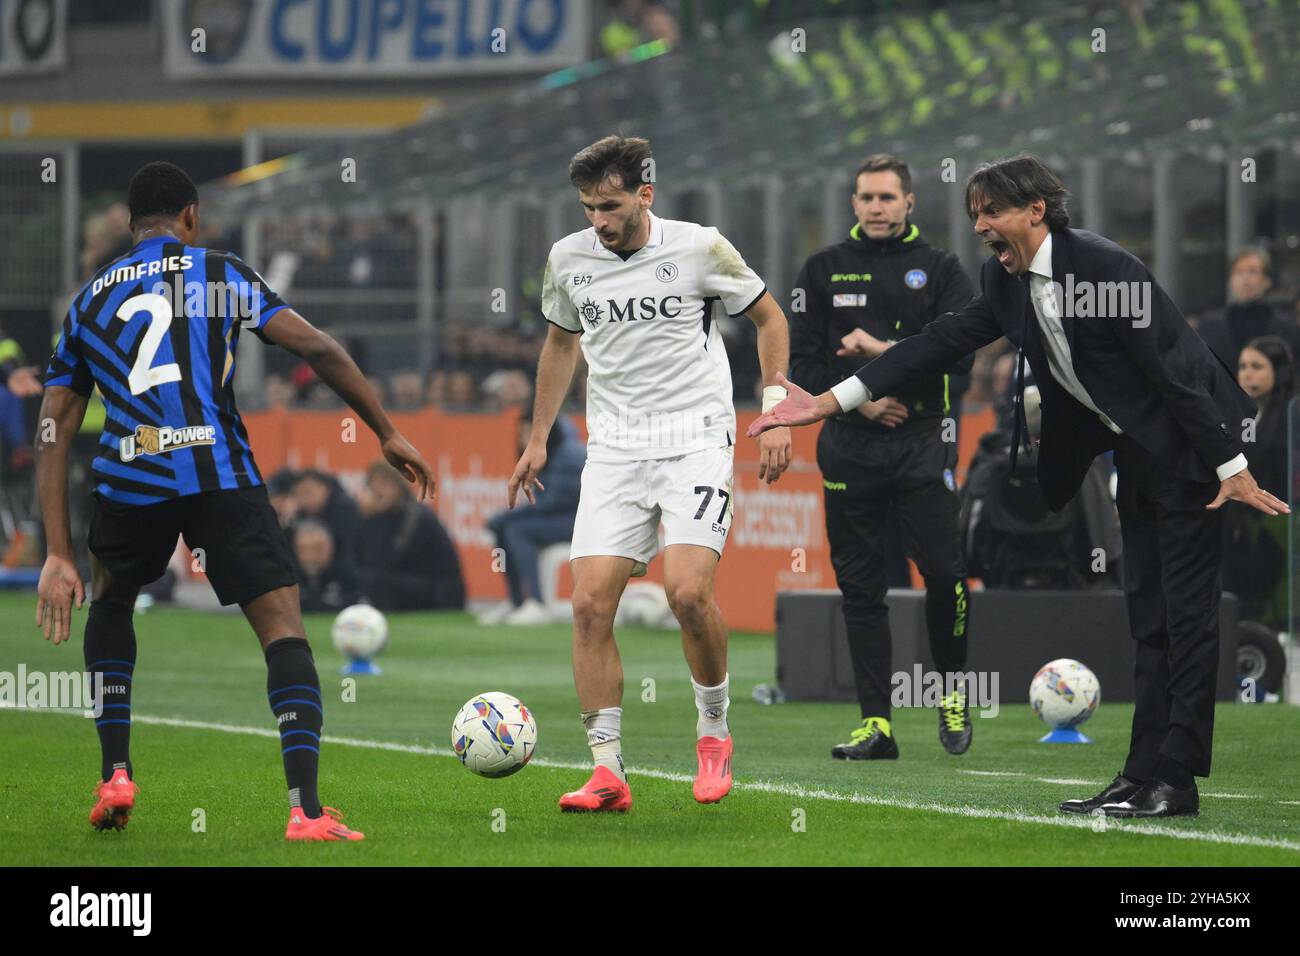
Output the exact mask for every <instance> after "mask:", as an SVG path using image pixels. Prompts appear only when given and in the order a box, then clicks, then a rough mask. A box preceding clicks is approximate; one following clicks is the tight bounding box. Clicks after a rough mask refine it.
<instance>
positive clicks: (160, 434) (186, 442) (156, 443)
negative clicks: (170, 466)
mask: <svg viewBox="0 0 1300 956" xmlns="http://www.w3.org/2000/svg"><path fill="white" fill-rule="evenodd" d="M216 443H217V429H216V428H215V427H214V426H212V425H185V426H184V427H182V428H171V427H170V426H167V425H164V426H162V427H161V428H155V427H154V426H153V425H137V426H135V434H134V435H127V436H126V437H125V438H122V439H120V440H119V441H118V443H117V444H118V453H119V455H120V456H121V458H122V461H131V460H132V459H134V458H137V457H139V456H140V455H165V454H167V452H171V451H176V450H177V449H178V448H189V447H190V446H191V445H215V444H216Z"/></svg>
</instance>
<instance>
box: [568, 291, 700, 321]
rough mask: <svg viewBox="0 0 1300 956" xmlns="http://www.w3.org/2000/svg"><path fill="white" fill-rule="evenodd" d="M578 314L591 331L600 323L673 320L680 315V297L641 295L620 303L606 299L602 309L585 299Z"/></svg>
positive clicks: (579, 307)
mask: <svg viewBox="0 0 1300 956" xmlns="http://www.w3.org/2000/svg"><path fill="white" fill-rule="evenodd" d="M578 314H579V315H580V316H582V321H583V322H585V323H587V324H588V325H589V326H591V327H592V328H593V329H594V328H595V327H596V326H598V325H600V324H601V323H602V322H605V323H606V324H608V323H611V322H637V321H642V322H647V321H649V320H650V319H653V318H665V319H675V318H677V317H678V316H679V315H681V314H682V297H681V296H680V295H666V296H664V297H663V298H659V297H657V296H653V295H643V296H641V297H640V298H637V297H636V296H630V297H629V298H626V299H624V300H622V301H621V302H620V301H618V300H615V299H606V300H605V304H604V307H603V308H602V307H601V306H600V305H599V304H597V303H595V302H593V301H592V300H591V299H587V300H586V301H584V302H583V303H582V305H580V306H578ZM606 316H608V318H606Z"/></svg>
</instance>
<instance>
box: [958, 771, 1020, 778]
mask: <svg viewBox="0 0 1300 956" xmlns="http://www.w3.org/2000/svg"><path fill="white" fill-rule="evenodd" d="M957 772H958V773H968V774H970V775H971V776H972V777H1023V776H1024V774H1023V773H1017V772H1016V771H1014V770H958V771H957Z"/></svg>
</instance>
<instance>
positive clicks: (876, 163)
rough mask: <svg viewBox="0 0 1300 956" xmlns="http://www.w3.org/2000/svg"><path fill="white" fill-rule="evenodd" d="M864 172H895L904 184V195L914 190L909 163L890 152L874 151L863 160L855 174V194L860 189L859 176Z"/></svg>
mask: <svg viewBox="0 0 1300 956" xmlns="http://www.w3.org/2000/svg"><path fill="white" fill-rule="evenodd" d="M863 173H893V174H894V175H896V176H897V177H898V181H899V182H900V183H902V185H903V195H904V196H906V195H907V194H908V193H910V192H911V191H912V171H911V170H910V169H908V168H907V163H905V162H903V161H902V160H901V159H899V158H898V157H897V156H891V155H890V154H889V153H873V154H872V155H870V156H868V157H867V158H866V159H864V160H863V161H862V165H861V166H859V167H858V171H857V172H856V173H854V174H853V190H852V192H853V193H854V194H856V193H857V191H858V177H859V176H861V175H862V174H863Z"/></svg>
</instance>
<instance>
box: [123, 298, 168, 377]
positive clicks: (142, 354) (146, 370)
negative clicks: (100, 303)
mask: <svg viewBox="0 0 1300 956" xmlns="http://www.w3.org/2000/svg"><path fill="white" fill-rule="evenodd" d="M137 312H148V313H149V328H148V329H147V330H146V331H145V333H144V339H143V340H141V342H140V351H139V352H138V353H137V355H136V358H135V364H134V365H132V366H131V374H130V375H128V376H127V379H126V380H127V384H128V385H130V386H131V394H132V395H139V394H140V393H141V392H147V391H149V389H151V388H153V387H154V386H155V385H165V384H167V383H168V382H179V381H180V380H181V367H180V366H179V365H178V364H176V363H175V362H168V363H167V364H166V365H159V366H157V367H152V368H151V367H150V366H151V365H152V364H153V357H154V355H155V354H157V352H158V346H160V345H162V340H163V336H164V335H166V334H167V330H168V329H170V328H171V324H172V306H171V303H170V302H168V301H167V297H166V296H162V295H158V294H157V293H156V292H147V293H145V294H143V295H135V296H132V297H131V298H129V299H127V300H126V301H125V302H123V303H122V307H121V308H120V309H118V310H117V317H118V318H119V319H121V320H122V321H123V322H130V321H131V317H132V316H134V315H135V314H136V313H137Z"/></svg>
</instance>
